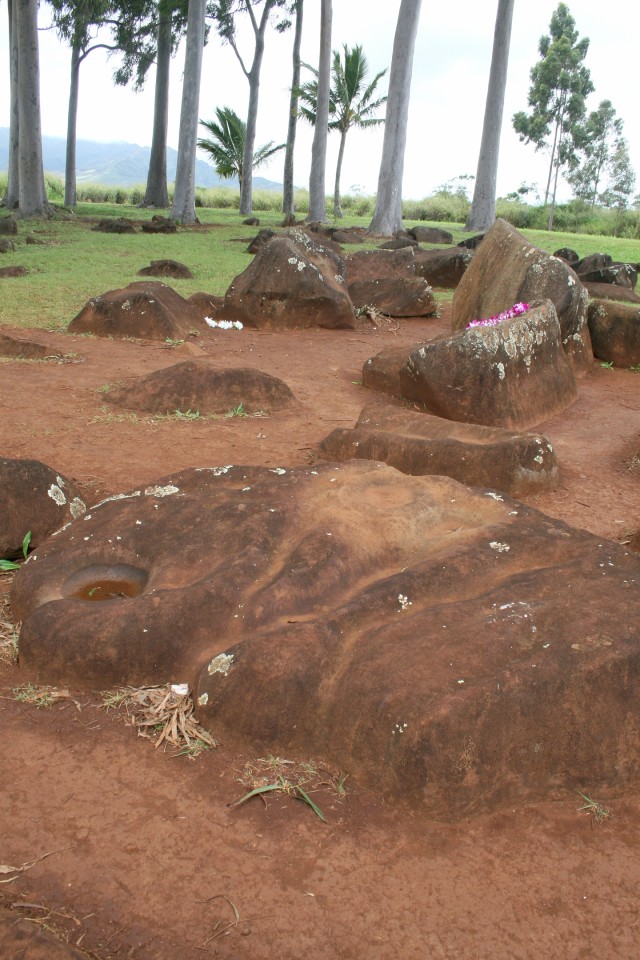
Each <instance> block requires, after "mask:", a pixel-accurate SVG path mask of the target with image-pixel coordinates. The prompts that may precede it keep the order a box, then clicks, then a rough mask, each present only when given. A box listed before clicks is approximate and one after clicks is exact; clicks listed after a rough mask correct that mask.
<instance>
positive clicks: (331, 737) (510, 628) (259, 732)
mask: <svg viewBox="0 0 640 960" xmlns="http://www.w3.org/2000/svg"><path fill="white" fill-rule="evenodd" d="M639 581H640V558H639V557H638V555H637V554H635V553H633V551H630V550H627V549H625V548H624V547H623V546H621V545H619V544H616V543H613V542H611V541H602V540H601V539H598V538H596V537H594V536H592V535H591V534H588V533H586V532H584V531H581V530H575V529H572V528H571V527H569V526H567V525H566V524H563V523H561V522H559V521H557V520H554V519H552V518H550V517H547V516H545V515H544V514H541V513H539V512H537V511H536V510H533V509H530V508H527V507H525V506H523V505H522V504H520V503H518V502H517V501H514V500H510V499H509V498H508V497H507V496H506V495H504V496H503V495H497V494H495V492H494V491H484V490H482V489H474V490H471V489H469V488H467V487H465V486H463V485H462V484H459V483H457V482H456V481H454V480H451V479H449V478H446V477H409V476H405V475H403V474H400V473H398V471H396V470H394V469H392V468H391V467H388V466H386V465H385V464H378V463H372V462H369V461H357V462H354V461H352V462H350V463H346V464H343V465H339V466H335V465H325V466H318V467H317V468H311V467H308V468H296V469H292V470H285V469H280V468H272V469H268V468H266V467H231V466H224V467H209V468H205V469H192V470H187V471H184V472H183V473H179V474H176V475H171V476H169V477H165V478H163V479H162V480H159V481H158V482H157V483H155V484H152V485H150V486H149V487H146V488H143V489H139V490H134V491H131V492H130V493H128V494H124V495H121V496H120V497H111V498H110V499H109V500H108V501H105V502H103V503H102V504H98V505H96V506H94V507H92V509H91V512H90V513H89V514H88V515H87V516H86V518H84V519H80V520H77V521H75V522H74V523H73V524H71V526H70V527H68V528H67V529H66V530H64V531H63V532H61V533H60V534H59V535H58V536H57V537H55V538H52V539H50V540H48V541H47V542H46V543H45V544H43V545H42V546H41V547H40V548H39V549H38V551H37V552H36V554H35V557H34V558H32V559H31V560H30V561H29V562H28V563H27V564H26V565H25V566H23V567H22V568H21V569H20V570H19V571H18V573H17V575H16V578H15V580H14V585H13V590H12V594H11V604H12V610H13V611H14V614H15V616H16V618H20V619H22V621H23V625H22V631H21V636H20V662H21V669H22V670H23V671H24V675H25V677H26V678H31V679H33V680H37V681H38V682H42V683H65V684H73V685H79V686H82V687H99V688H108V687H111V686H113V685H116V684H134V685H138V684H153V683H164V682H166V681H167V680H170V681H174V682H188V683H189V684H190V686H191V688H192V690H193V695H194V699H195V702H196V703H197V709H198V716H199V719H200V720H201V722H203V723H204V724H205V725H206V726H209V727H210V728H211V729H213V730H215V732H216V734H217V735H218V736H220V737H222V738H223V739H224V738H232V739H233V741H234V742H235V743H237V744H239V745H241V748H242V749H246V750H250V751H251V755H253V756H260V755H264V754H265V752H273V753H279V754H280V755H281V756H289V755H298V756H320V757H323V758H325V759H328V760H331V761H332V762H334V763H335V764H336V765H338V766H340V767H341V768H342V769H344V770H346V771H348V772H349V773H351V774H352V775H353V776H354V778H355V779H356V780H359V781H360V782H362V783H364V784H366V785H369V786H370V787H373V788H374V789H376V790H379V791H383V792H385V793H388V794H392V795H395V796H396V797H399V798H402V799H404V800H407V801H409V802H411V803H413V804H415V806H416V807H418V808H419V809H420V810H421V811H423V812H424V813H426V814H428V815H430V816H437V817H442V818H446V819H450V818H455V817H460V816H463V815H467V814H471V813H475V812H479V811H483V810H487V809H491V808H493V807H495V806H499V805H504V804H509V805H510V804H512V803H522V802H523V801H527V800H534V799H541V798H552V797H556V796H558V795H562V794H563V792H564V791H567V790H570V791H572V792H573V791H575V790H576V789H584V786H585V784H588V786H589V788H590V789H591V790H593V791H599V790H600V789H602V788H604V787H607V788H615V789H620V788H622V787H623V786H624V785H625V784H630V783H634V782H637V777H638V774H639V773H640V755H639V754H638V750H637V731H638V726H639V724H640V633H639V626H638V624H639V623H640V591H638V589H637V584H638V582H639Z"/></svg>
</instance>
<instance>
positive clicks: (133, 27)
mask: <svg viewBox="0 0 640 960" xmlns="http://www.w3.org/2000/svg"><path fill="white" fill-rule="evenodd" d="M186 23H187V0H130V2H128V3H126V4H120V15H119V17H118V24H117V27H116V29H115V31H114V40H115V43H116V44H117V47H118V49H120V50H122V52H123V58H122V61H121V63H120V66H119V67H118V69H117V70H116V72H115V75H114V79H115V81H116V83H118V84H121V85H123V86H124V85H126V84H128V83H131V82H133V89H134V90H136V91H138V90H141V89H142V88H143V87H144V85H145V82H146V79H147V76H148V71H149V70H150V69H151V67H153V66H154V65H155V91H154V108H153V132H152V137H151V153H150V156H149V168H148V171H147V183H146V189H145V195H144V199H143V200H142V203H141V206H143V207H167V206H169V193H168V188H167V132H168V126H169V83H170V70H171V57H172V55H173V54H174V53H175V51H176V49H177V47H178V43H179V41H180V39H181V38H182V37H183V36H184V32H185V28H186Z"/></svg>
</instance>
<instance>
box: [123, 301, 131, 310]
mask: <svg viewBox="0 0 640 960" xmlns="http://www.w3.org/2000/svg"><path fill="white" fill-rule="evenodd" d="M122 309H123V310H131V300H124V301H123V303H122Z"/></svg>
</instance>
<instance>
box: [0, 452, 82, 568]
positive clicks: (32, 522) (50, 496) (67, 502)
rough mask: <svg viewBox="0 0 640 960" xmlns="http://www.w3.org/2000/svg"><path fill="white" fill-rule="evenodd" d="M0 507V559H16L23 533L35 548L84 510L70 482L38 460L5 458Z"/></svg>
mask: <svg viewBox="0 0 640 960" xmlns="http://www.w3.org/2000/svg"><path fill="white" fill-rule="evenodd" d="M0 503H1V504H2V510H1V511H0V558H6V557H9V558H12V557H18V556H20V555H21V554H22V543H23V541H24V538H25V536H26V534H27V533H31V540H30V543H31V547H36V546H37V545H38V544H39V543H41V542H42V541H43V540H46V539H47V538H48V537H50V536H51V534H52V533H54V532H55V531H56V530H58V529H59V528H60V527H62V526H63V525H64V524H65V523H69V522H70V521H71V520H74V519H76V518H77V517H81V516H82V515H83V514H84V513H85V512H86V509H87V508H86V504H85V502H84V500H83V499H82V494H81V493H80V490H79V489H78V487H77V486H76V484H75V483H74V482H73V481H72V480H69V479H67V477H62V476H60V474H59V473H57V472H56V471H55V470H53V469H52V468H51V467H48V466H47V465H46V463H41V462H40V460H13V459H11V458H9V457H0Z"/></svg>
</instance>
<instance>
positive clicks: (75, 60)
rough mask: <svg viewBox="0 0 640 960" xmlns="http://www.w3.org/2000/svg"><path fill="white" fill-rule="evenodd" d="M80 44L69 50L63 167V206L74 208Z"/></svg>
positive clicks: (75, 204)
mask: <svg viewBox="0 0 640 960" xmlns="http://www.w3.org/2000/svg"><path fill="white" fill-rule="evenodd" d="M81 62H82V57H81V55H80V44H79V43H77V42H75V43H74V44H73V46H72V48H71V80H70V83H69V112H68V115H67V153H66V158H65V165H64V205H65V207H76V206H77V205H78V195H77V191H76V131H77V120H78V88H79V84H80V63H81Z"/></svg>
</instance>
